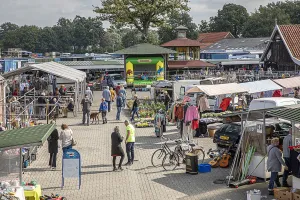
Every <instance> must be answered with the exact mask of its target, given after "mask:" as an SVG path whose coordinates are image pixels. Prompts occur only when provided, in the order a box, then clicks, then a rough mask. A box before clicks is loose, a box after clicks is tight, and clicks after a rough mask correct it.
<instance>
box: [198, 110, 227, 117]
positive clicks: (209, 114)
mask: <svg viewBox="0 0 300 200" xmlns="http://www.w3.org/2000/svg"><path fill="white" fill-rule="evenodd" d="M229 113H232V112H231V111H225V112H220V113H204V114H202V116H201V117H202V118H221V117H222V116H223V115H225V114H229Z"/></svg>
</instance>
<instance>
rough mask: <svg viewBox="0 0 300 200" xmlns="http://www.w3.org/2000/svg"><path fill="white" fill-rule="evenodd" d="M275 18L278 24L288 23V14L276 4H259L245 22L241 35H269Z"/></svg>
mask: <svg viewBox="0 0 300 200" xmlns="http://www.w3.org/2000/svg"><path fill="white" fill-rule="evenodd" d="M275 20H276V21H277V23H278V24H289V23H290V17H289V15H288V14H286V13H285V11H284V10H283V9H281V8H279V7H278V6H277V5H275V4H268V5H267V6H260V7H259V9H258V10H256V11H255V12H254V13H252V15H251V16H250V18H249V20H248V21H247V23H246V24H245V27H244V29H243V32H242V35H243V37H270V35H271V34H272V31H273V30H274V27H275Z"/></svg>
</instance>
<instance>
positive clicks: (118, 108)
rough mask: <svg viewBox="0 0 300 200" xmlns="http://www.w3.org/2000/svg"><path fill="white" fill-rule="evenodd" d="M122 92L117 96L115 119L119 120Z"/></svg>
mask: <svg viewBox="0 0 300 200" xmlns="http://www.w3.org/2000/svg"><path fill="white" fill-rule="evenodd" d="M122 96H123V94H121V93H120V94H119V95H118V97H117V102H116V104H117V117H116V120H120V114H121V111H122V107H123V97H122Z"/></svg>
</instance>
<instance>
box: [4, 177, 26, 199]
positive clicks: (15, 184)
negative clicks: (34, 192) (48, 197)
mask: <svg viewBox="0 0 300 200" xmlns="http://www.w3.org/2000/svg"><path fill="white" fill-rule="evenodd" d="M19 185H20V184H19V181H18V180H12V181H1V182H0V199H14V198H13V197H17V198H18V199H25V197H24V194H23V193H24V191H23V190H21V189H20V187H19Z"/></svg>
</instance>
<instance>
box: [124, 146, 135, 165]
mask: <svg viewBox="0 0 300 200" xmlns="http://www.w3.org/2000/svg"><path fill="white" fill-rule="evenodd" d="M126 153H127V158H128V162H129V163H133V161H134V142H128V143H127V144H126Z"/></svg>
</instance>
